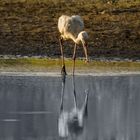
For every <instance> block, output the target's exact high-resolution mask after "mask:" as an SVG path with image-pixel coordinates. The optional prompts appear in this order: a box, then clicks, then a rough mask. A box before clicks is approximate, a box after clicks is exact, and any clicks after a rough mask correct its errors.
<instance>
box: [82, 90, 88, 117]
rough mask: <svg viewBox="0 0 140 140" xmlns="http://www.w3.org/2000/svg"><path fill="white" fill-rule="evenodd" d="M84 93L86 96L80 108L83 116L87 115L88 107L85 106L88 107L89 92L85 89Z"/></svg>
mask: <svg viewBox="0 0 140 140" xmlns="http://www.w3.org/2000/svg"><path fill="white" fill-rule="evenodd" d="M85 93H86V97H85V101H84V104H83V106H82V109H81V111H82V114H83V116H87V115H88V108H87V107H88V94H89V92H88V90H85Z"/></svg>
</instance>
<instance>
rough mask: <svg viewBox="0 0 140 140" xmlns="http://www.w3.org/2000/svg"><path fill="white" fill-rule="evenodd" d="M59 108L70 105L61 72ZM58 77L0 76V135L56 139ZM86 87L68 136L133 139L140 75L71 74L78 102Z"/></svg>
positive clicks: (139, 126) (0, 139) (7, 139)
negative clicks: (82, 111) (78, 126)
mask: <svg viewBox="0 0 140 140" xmlns="http://www.w3.org/2000/svg"><path fill="white" fill-rule="evenodd" d="M65 84H66V87H65V91H64V110H66V111H70V110H71V109H72V108H73V106H74V102H73V88H72V87H73V86H72V77H70V76H69V77H67V78H66V83H65ZM61 88H62V83H61V77H43V76H42V77H39V76H37V77H36V76H24V77H23V76H0V140H58V139H61V138H60V136H59V134H58V118H59V112H60V101H61ZM86 89H88V90H89V100H88V116H87V118H86V119H85V120H84V121H85V122H84V127H83V130H82V131H81V132H80V133H79V134H75V135H69V136H68V138H67V139H74V140H139V139H140V75H127V76H77V77H75V90H76V96H77V103H78V107H79V108H80V107H81V106H82V104H83V101H84V98H85V92H84V91H85V90H86Z"/></svg>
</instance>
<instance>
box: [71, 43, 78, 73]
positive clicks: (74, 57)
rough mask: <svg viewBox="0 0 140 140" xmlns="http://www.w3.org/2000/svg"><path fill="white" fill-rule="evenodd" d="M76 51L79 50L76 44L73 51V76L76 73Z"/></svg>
mask: <svg viewBox="0 0 140 140" xmlns="http://www.w3.org/2000/svg"><path fill="white" fill-rule="evenodd" d="M76 49H77V45H76V44H75V46H74V51H73V70H72V73H73V75H74V72H75V60H76Z"/></svg>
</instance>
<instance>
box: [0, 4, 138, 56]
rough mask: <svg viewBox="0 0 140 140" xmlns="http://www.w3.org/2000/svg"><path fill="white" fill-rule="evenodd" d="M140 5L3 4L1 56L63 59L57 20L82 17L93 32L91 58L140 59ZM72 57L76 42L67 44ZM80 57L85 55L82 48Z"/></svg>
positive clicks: (90, 48)
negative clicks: (41, 56) (61, 16)
mask: <svg viewBox="0 0 140 140" xmlns="http://www.w3.org/2000/svg"><path fill="white" fill-rule="evenodd" d="M139 9H140V3H139V2H138V3H122V4H97V3H93V2H86V3H83V2H81V3H80V2H79V3H74V2H71V3H67V4H66V3H64V2H61V3H57V4H54V3H51V2H48V3H41V2H40V3H26V2H23V3H21V2H16V3H0V54H2V55H5V54H12V55H28V56H32V55H45V56H47V57H59V56H60V48H59V41H58V37H59V32H58V30H57V20H58V17H59V16H60V15H62V14H68V15H72V14H79V15H80V16H82V18H83V19H84V21H85V28H86V30H87V32H88V33H89V36H90V39H89V48H88V50H89V55H90V56H91V57H119V58H134V59H140V18H138V17H140V10H139ZM64 45H65V56H66V57H71V56H72V50H73V42H71V41H68V42H66V43H65V44H64ZM78 56H79V57H82V56H83V50H82V48H80V47H79V49H78Z"/></svg>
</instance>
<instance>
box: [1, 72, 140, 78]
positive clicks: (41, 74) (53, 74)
mask: <svg viewBox="0 0 140 140" xmlns="http://www.w3.org/2000/svg"><path fill="white" fill-rule="evenodd" d="M129 75H134V76H135V75H139V76H140V72H113V71H112V72H108V73H107V72H100V73H86V72H85V73H78V72H76V73H75V76H129ZM0 76H19V77H24V76H25V77H28V76H31V77H61V74H60V72H0ZM67 76H72V73H68V74H67Z"/></svg>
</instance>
